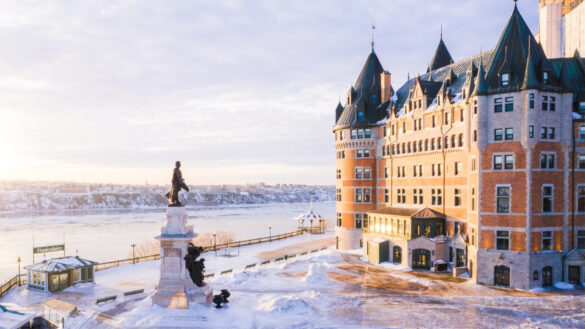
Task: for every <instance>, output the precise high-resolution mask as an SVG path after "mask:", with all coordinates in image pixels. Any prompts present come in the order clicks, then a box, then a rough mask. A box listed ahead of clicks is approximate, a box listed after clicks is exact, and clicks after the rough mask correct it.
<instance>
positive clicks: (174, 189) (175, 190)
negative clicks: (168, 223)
mask: <svg viewBox="0 0 585 329" xmlns="http://www.w3.org/2000/svg"><path fill="white" fill-rule="evenodd" d="M180 168H181V161H177V162H175V169H174V170H173V180H172V181H171V191H170V192H169V193H167V194H166V197H167V198H168V199H169V206H182V204H181V203H180V202H179V192H180V191H181V189H185V191H187V192H189V187H188V186H187V184H185V181H184V180H183V174H182V173H181V169H180Z"/></svg>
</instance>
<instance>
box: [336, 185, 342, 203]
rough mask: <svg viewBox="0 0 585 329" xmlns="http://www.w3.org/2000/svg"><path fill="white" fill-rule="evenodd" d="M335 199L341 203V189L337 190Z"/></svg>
mask: <svg viewBox="0 0 585 329" xmlns="http://www.w3.org/2000/svg"><path fill="white" fill-rule="evenodd" d="M335 197H336V199H337V201H341V189H340V188H338V189H337V190H335Z"/></svg>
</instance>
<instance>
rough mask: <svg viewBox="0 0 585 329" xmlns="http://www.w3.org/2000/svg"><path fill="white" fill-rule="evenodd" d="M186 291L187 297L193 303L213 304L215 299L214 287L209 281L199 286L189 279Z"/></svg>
mask: <svg viewBox="0 0 585 329" xmlns="http://www.w3.org/2000/svg"><path fill="white" fill-rule="evenodd" d="M185 291H186V293H187V298H189V301H190V302H191V303H197V304H204V305H207V306H209V305H211V302H212V300H213V288H211V286H210V285H208V284H207V283H204V286H203V287H197V286H196V285H195V284H194V283H193V282H192V281H190V280H189V281H188V283H187V285H186V287H185Z"/></svg>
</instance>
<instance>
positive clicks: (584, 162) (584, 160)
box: [578, 154, 585, 169]
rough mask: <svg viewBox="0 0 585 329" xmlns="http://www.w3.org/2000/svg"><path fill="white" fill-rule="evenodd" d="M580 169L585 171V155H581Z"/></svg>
mask: <svg viewBox="0 0 585 329" xmlns="http://www.w3.org/2000/svg"><path fill="white" fill-rule="evenodd" d="M578 161H579V169H585V154H579V159H578Z"/></svg>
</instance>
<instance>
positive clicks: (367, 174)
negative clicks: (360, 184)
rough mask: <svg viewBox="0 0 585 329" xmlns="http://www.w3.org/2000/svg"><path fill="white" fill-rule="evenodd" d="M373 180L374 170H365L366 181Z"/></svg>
mask: <svg viewBox="0 0 585 329" xmlns="http://www.w3.org/2000/svg"><path fill="white" fill-rule="evenodd" d="M371 178H372V169H371V168H364V179H371Z"/></svg>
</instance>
